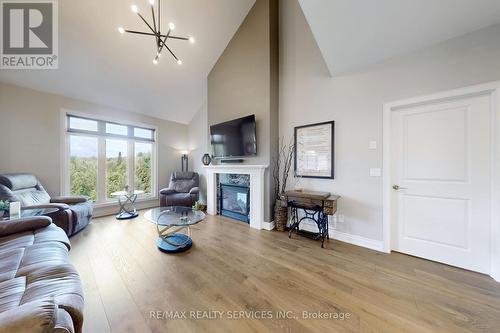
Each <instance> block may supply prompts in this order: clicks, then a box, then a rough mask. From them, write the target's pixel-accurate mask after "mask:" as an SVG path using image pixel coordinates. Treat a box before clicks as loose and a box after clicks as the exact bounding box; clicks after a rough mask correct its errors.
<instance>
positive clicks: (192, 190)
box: [189, 187, 200, 194]
mask: <svg viewBox="0 0 500 333" xmlns="http://www.w3.org/2000/svg"><path fill="white" fill-rule="evenodd" d="M198 193H200V188H199V187H193V188H192V189H191V190H189V194H198Z"/></svg>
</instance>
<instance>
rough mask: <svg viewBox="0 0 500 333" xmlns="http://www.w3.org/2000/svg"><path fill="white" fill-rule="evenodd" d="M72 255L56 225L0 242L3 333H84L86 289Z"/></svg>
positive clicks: (0, 292) (65, 237)
mask: <svg viewBox="0 0 500 333" xmlns="http://www.w3.org/2000/svg"><path fill="white" fill-rule="evenodd" d="M0 223H1V222H0ZM68 250H69V240H68V237H67V236H66V234H65V233H64V231H63V230H62V229H61V228H59V227H57V226H56V225H54V224H50V225H49V226H46V227H42V228H39V229H36V230H30V231H25V232H22V233H18V234H12V235H9V236H6V237H0V332H2V333H3V332H77V333H79V332H81V329H82V323H83V313H82V310H83V303H84V300H83V290H82V286H81V282H80V278H79V276H78V273H77V271H76V269H75V268H74V266H73V265H72V264H71V263H70V262H69V257H68Z"/></svg>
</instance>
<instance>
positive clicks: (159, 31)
mask: <svg viewBox="0 0 500 333" xmlns="http://www.w3.org/2000/svg"><path fill="white" fill-rule="evenodd" d="M160 2H161V0H158V34H160V33H161V7H160Z"/></svg>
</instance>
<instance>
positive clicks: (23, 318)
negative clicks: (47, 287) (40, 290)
mask: <svg viewBox="0 0 500 333" xmlns="http://www.w3.org/2000/svg"><path fill="white" fill-rule="evenodd" d="M56 313H57V305H56V304H55V303H54V301H53V300H51V299H44V300H37V301H35V302H30V303H26V304H24V305H21V306H17V307H15V308H12V309H10V310H7V311H4V312H0V332H2V333H19V332H30V333H46V332H51V331H52V328H53V327H54V325H55V322H56Z"/></svg>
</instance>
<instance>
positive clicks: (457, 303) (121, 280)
mask: <svg viewBox="0 0 500 333" xmlns="http://www.w3.org/2000/svg"><path fill="white" fill-rule="evenodd" d="M142 213H144V212H142ZM142 213H141V216H140V217H139V218H137V219H135V220H130V221H117V220H115V219H114V217H106V218H99V219H94V221H93V223H92V224H91V225H90V226H89V227H88V228H86V229H85V230H84V231H82V232H81V233H80V234H78V235H76V236H75V237H73V238H72V239H71V242H72V246H73V248H72V250H71V259H72V261H73V263H74V264H75V266H76V267H77V269H78V271H79V272H80V275H81V277H82V280H83V284H84V289H85V296H86V305H85V321H84V331H85V332H89V333H95V332H98V333H100V332H141V333H143V332H182V333H187V332H500V284H499V283H496V282H495V281H493V280H492V279H491V278H489V277H487V276H484V275H481V274H476V273H472V272H469V271H465V270H461V269H458V268H454V267H450V266H446V265H442V264H438V263H435V262H430V261H426V260H422V259H418V258H414V257H411V256H406V255H402V254H398V253H393V254H390V255H388V254H383V253H378V252H375V251H370V250H367V249H363V248H359V247H356V246H352V245H349V244H345V243H341V242H337V241H332V240H330V241H329V242H328V244H327V246H326V249H321V248H320V246H319V243H318V242H315V241H312V240H308V239H304V238H299V237H295V238H296V239H293V240H289V239H288V237H287V234H286V233H279V232H274V231H273V232H270V231H258V230H253V229H250V228H249V227H248V226H247V225H245V224H243V223H239V222H233V221H232V220H228V219H225V218H222V217H208V218H207V219H206V220H205V221H203V222H202V223H200V224H198V225H196V226H195V227H194V228H193V239H194V246H193V248H192V249H191V250H190V251H189V252H187V253H184V254H180V255H168V254H164V253H161V252H160V251H158V249H157V248H156V239H157V234H156V228H155V225H154V224H152V223H151V222H148V221H147V220H146V219H144V218H143V217H142ZM157 311H159V313H157ZM169 311H171V312H170V313H169ZM176 311H177V312H176ZM182 311H186V312H185V313H184V314H185V315H186V317H187V319H183V318H172V319H166V318H165V317H167V316H169V315H170V316H177V317H182V314H183V313H182ZM190 311H205V312H199V313H194V315H198V316H203V315H212V316H215V313H214V312H210V311H223V312H222V313H221V314H220V313H218V315H222V316H223V318H222V319H220V318H215V319H207V318H200V319H190V316H191V315H193V314H192V313H190ZM240 311H243V312H240ZM262 311H265V312H262ZM277 311H290V312H285V313H286V314H287V315H288V317H287V318H277V317H276V312H277ZM303 311H307V312H311V313H317V312H318V311H322V312H324V313H327V314H329V315H330V316H336V315H337V316H339V315H342V314H346V315H347V314H349V315H350V317H349V318H344V320H340V319H335V318H330V319H311V318H305V319H304V318H303ZM283 313H284V312H281V314H283ZM252 314H253V315H254V316H259V315H263V316H272V317H273V318H272V319H252V318H249V319H247V318H244V317H243V316H245V315H252ZM162 316H163V318H162ZM235 317H239V318H235ZM229 318H235V319H229Z"/></svg>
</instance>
